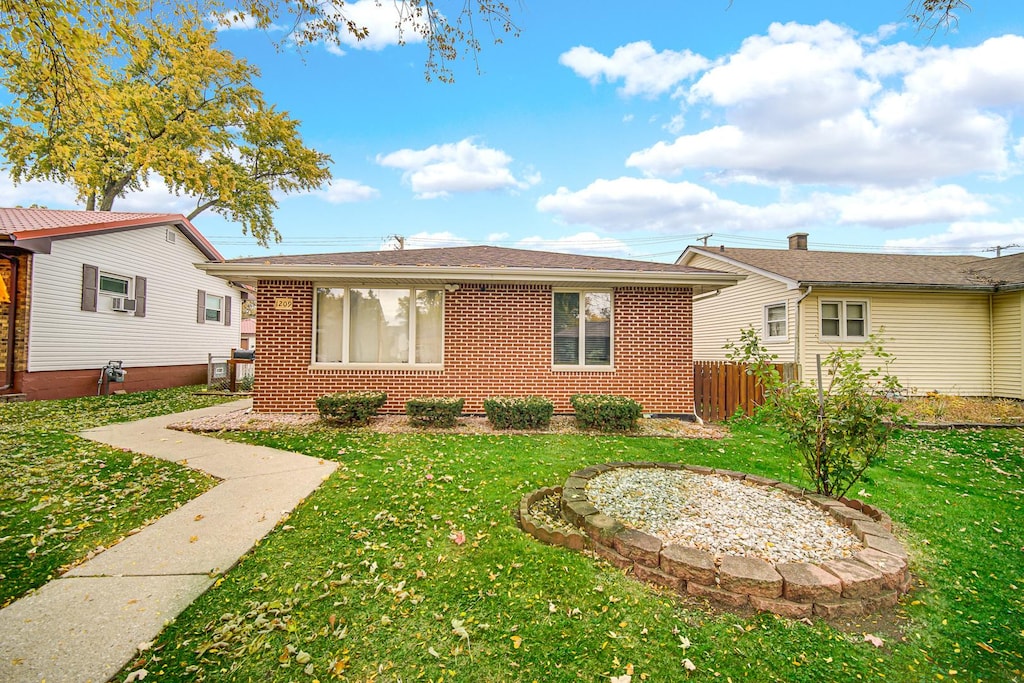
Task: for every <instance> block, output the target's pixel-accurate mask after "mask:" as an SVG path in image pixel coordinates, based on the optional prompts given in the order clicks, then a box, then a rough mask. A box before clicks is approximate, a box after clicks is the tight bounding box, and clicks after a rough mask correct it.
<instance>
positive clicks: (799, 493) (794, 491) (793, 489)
mask: <svg viewBox="0 0 1024 683" xmlns="http://www.w3.org/2000/svg"><path fill="white" fill-rule="evenodd" d="M775 488H777V489H779V490H780V491H785V492H786V493H788V494H789V495H791V496H795V497H797V498H803V497H804V492H805V491H804V489H802V488H800V487H799V486H793V485H792V484H786V483H785V482H783V483H781V484H776V485H775Z"/></svg>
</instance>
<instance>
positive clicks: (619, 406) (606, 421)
mask: <svg viewBox="0 0 1024 683" xmlns="http://www.w3.org/2000/svg"><path fill="white" fill-rule="evenodd" d="M569 402H570V403H572V407H573V409H574V410H575V411H576V424H577V425H579V427H580V428H581V429H599V430H601V431H602V432H629V431H633V430H635V429H636V428H637V424H638V422H637V421H638V420H639V419H640V416H641V415H642V414H643V406H641V405H640V404H639V403H637V402H636V401H634V400H633V399H631V398H627V397H625V396H607V395H602V394H576V395H574V396H573V397H572V398H570V399H569Z"/></svg>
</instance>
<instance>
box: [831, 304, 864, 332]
mask: <svg viewBox="0 0 1024 683" xmlns="http://www.w3.org/2000/svg"><path fill="white" fill-rule="evenodd" d="M867 329H868V303H867V302H866V301H822V302H821V336H822V337H832V338H836V339H866V338H867Z"/></svg>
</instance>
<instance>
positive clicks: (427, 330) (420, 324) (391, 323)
mask: <svg viewBox="0 0 1024 683" xmlns="http://www.w3.org/2000/svg"><path fill="white" fill-rule="evenodd" d="M443 311H444V293H443V291H442V290H441V289H419V288H402V289H397V288H378V287H317V289H316V311H315V313H314V341H313V345H314V348H313V361H314V362H316V363H344V364H350V365H366V366H373V365H402V366H433V367H439V366H440V365H441V362H442V357H443V353H442V351H443V331H444V323H443Z"/></svg>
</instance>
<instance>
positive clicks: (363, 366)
mask: <svg viewBox="0 0 1024 683" xmlns="http://www.w3.org/2000/svg"><path fill="white" fill-rule="evenodd" d="M309 369H310V370H345V371H350V370H407V371H410V372H416V371H420V370H423V371H431V372H437V371H438V370H444V365H443V364H441V363H430V364H426V363H421V364H419V365H411V364H409V363H310V364H309Z"/></svg>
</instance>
